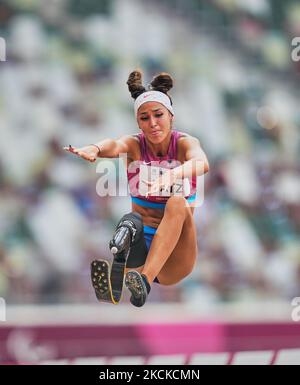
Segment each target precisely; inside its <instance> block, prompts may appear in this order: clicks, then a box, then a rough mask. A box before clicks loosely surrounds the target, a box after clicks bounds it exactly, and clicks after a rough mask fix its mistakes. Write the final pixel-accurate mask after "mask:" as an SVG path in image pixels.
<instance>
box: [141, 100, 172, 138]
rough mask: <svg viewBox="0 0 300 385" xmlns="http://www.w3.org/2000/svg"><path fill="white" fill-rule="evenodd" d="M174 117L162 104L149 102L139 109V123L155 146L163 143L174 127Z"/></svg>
mask: <svg viewBox="0 0 300 385" xmlns="http://www.w3.org/2000/svg"><path fill="white" fill-rule="evenodd" d="M172 120H173V115H172V114H171V113H170V111H169V110H168V109H167V108H166V107H165V106H163V105H162V104H160V103H157V102H147V103H144V104H142V105H141V107H140V108H139V109H138V114H137V122H138V125H139V128H140V129H141V130H142V131H143V133H144V134H145V136H146V138H147V139H148V140H149V141H151V142H152V143H154V144H158V143H161V142H162V141H163V140H164V139H165V138H166V137H167V136H168V134H169V132H170V130H171V127H172Z"/></svg>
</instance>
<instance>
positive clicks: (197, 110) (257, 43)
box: [0, 0, 300, 364]
mask: <svg viewBox="0 0 300 385" xmlns="http://www.w3.org/2000/svg"><path fill="white" fill-rule="evenodd" d="M0 36H1V37H3V38H5V40H6V45H7V61H6V62H1V63H0V89H1V93H0V210H1V211H0V230H1V231H0V297H2V298H4V299H5V301H6V304H7V307H6V316H7V320H6V322H0V340H1V345H0V360H1V362H41V361H45V360H56V359H67V360H68V359H71V358H76V357H98V356H99V357H106V356H107V357H110V359H113V357H115V356H121V357H123V359H125V360H126V359H128V358H130V357H132V356H139V357H144V356H150V355H151V354H164V355H168V354H177V355H178V354H179V355H180V354H182V355H183V356H184V358H183V361H181V363H183V362H187V361H186V360H187V357H191V354H197V353H201V352H202V353H207V352H229V353H232V352H236V351H256V352H257V351H261V350H264V351H265V350H268V351H272V352H273V353H274V354H275V355H276V354H277V355H278V353H276V352H277V351H278V350H280V349H286V348H300V329H299V323H297V322H293V321H292V319H291V313H292V310H293V307H292V305H291V301H292V299H293V298H294V297H298V296H300V238H299V229H300V200H299V197H300V178H299V174H300V160H299V159H300V157H299V154H300V139H299V130H300V129H299V127H300V110H299V105H300V91H299V84H300V82H299V80H300V61H298V62H293V61H292V59H291V51H292V46H291V41H292V39H293V38H294V37H295V36H300V3H299V1H296V0H287V1H284V2H283V1H279V0H243V1H238V0H211V1H200V0H160V1H156V0H151V1H146V0H140V1H137V0H106V1H105V0H59V1H58V0H47V1H46V0H42V1H38V0H9V1H8V0H7V1H5V0H2V1H0ZM137 66H139V67H141V68H142V69H143V70H144V74H145V77H146V80H150V79H151V77H152V76H153V75H154V74H155V73H157V72H158V71H168V72H170V73H171V74H172V75H173V77H174V78H175V81H176V83H175V87H174V89H173V90H172V96H173V101H174V105H175V109H176V128H177V129H179V130H183V131H186V132H188V133H190V134H192V135H194V136H196V137H198V138H199V139H200V141H201V143H202V146H203V148H204V150H205V151H206V153H207V155H208V158H209V161H210V166H211V168H210V172H209V174H208V175H206V176H205V201H204V204H203V206H201V207H200V208H198V209H196V212H195V220H196V223H197V229H198V245H199V258H198V264H197V266H196V268H195V270H194V272H193V273H192V275H191V276H189V277H188V278H186V279H185V280H184V281H183V282H182V283H180V284H179V285H176V286H173V287H160V286H157V285H153V289H152V292H151V295H150V298H149V301H148V303H147V304H146V306H145V307H144V308H142V309H135V308H133V307H132V306H131V305H130V304H129V301H128V295H127V293H125V294H124V298H123V302H122V304H121V305H119V306H113V305H107V304H99V303H96V298H95V296H94V292H93V290H92V287H91V285H90V278H89V274H90V272H89V264H90V261H91V260H92V259H94V258H106V259H109V258H110V253H109V250H108V241H109V239H110V237H111V234H112V232H113V229H114V226H115V224H116V222H117V220H118V219H119V218H120V217H121V215H122V214H124V213H126V212H128V211H129V210H130V200H129V198H128V197H100V196H98V195H97V193H96V183H97V180H98V178H99V174H97V172H96V165H95V164H89V163H86V162H84V161H82V160H80V159H77V158H74V157H72V156H71V155H69V154H67V153H64V152H63V151H62V147H63V146H64V145H68V144H69V143H70V144H72V145H74V146H82V145H84V144H89V143H93V142H95V141H99V140H101V139H103V138H106V137H118V136H120V135H122V134H123V133H134V132H136V131H137V126H136V122H135V120H134V115H133V103H132V100H131V98H130V95H129V93H128V90H127V86H126V80H127V76H128V74H129V72H130V71H131V70H132V69H134V68H136V67H137ZM99 162H101V161H100V160H99ZM119 172H120V173H122V170H119ZM112 179H113V180H114V179H115V176H112ZM299 318H300V317H299ZM160 323H161V324H160ZM174 328H175V329H174ZM173 329H174V330H173ZM170 330H173V331H172V332H170ZM273 353H272V355H271V358H270V357H269V356H268V357H269V358H268V359H267V360H269V361H270V360H271V361H272V362H274V361H275V359H276V358H275V355H274V354H273ZM292 353H293V357H297V358H296V361H297V363H298V364H299V363H300V358H299V356H300V354H299V351H298V350H296V351H293V352H292ZM176 357H177V356H175V358H176ZM222 357H223V356H222ZM226 357H227V358H226V359H225V361H226V362H227V361H228V360H229V361H230V360H231V362H232V358H230V357H231V356H226ZM228 357H229V358H228ZM253 357H256V358H257V357H260V356H259V353H255V354H254V356H253V354H252V358H253ZM276 357H277V356H276ZM105 359H106V358H104V360H105ZM100 361H101V360H100V358H99V359H98V361H97V360H96V362H98V363H99V362H100ZM171 361H172V360H171ZM225 361H224V362H225ZM283 361H284V360H283ZM286 361H287V360H286ZM89 362H91V360H90V361H89ZM105 362H113V361H105ZM136 362H139V361H136ZM160 362H162V361H160ZM178 362H179V361H178ZM192 362H198V361H197V360H196V361H193V360H192ZM220 362H221V361H220Z"/></svg>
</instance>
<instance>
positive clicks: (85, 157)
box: [63, 144, 96, 163]
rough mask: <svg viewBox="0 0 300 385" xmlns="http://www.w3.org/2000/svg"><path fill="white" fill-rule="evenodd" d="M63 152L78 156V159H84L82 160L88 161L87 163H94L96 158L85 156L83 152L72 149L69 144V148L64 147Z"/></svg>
mask: <svg viewBox="0 0 300 385" xmlns="http://www.w3.org/2000/svg"><path fill="white" fill-rule="evenodd" d="M63 150H65V151H68V152H71V153H72V154H75V155H77V156H79V157H80V158H82V159H84V160H88V161H89V162H92V163H93V162H95V161H96V158H95V157H93V156H89V155H88V154H86V153H85V152H83V151H80V150H77V149H76V148H74V147H73V146H71V144H69V146H65V147H63Z"/></svg>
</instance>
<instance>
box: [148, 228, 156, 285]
mask: <svg viewBox="0 0 300 385" xmlns="http://www.w3.org/2000/svg"><path fill="white" fill-rule="evenodd" d="M156 230H157V229H156V228H155V227H151V226H144V239H145V242H146V246H147V249H148V251H149V250H150V246H151V243H152V240H153V237H154V235H155V233H156ZM153 282H156V283H159V280H158V278H157V277H155V278H154V281H153Z"/></svg>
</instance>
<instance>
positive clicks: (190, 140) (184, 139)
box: [177, 131, 200, 146]
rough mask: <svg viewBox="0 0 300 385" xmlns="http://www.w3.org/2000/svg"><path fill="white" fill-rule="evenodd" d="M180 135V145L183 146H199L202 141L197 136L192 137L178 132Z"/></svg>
mask: <svg viewBox="0 0 300 385" xmlns="http://www.w3.org/2000/svg"><path fill="white" fill-rule="evenodd" d="M177 132H178V133H179V138H178V143H179V144H181V145H183V146H184V145H187V144H198V145H200V141H199V139H198V138H196V137H195V136H192V135H190V134H188V133H186V132H182V131H177Z"/></svg>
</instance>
